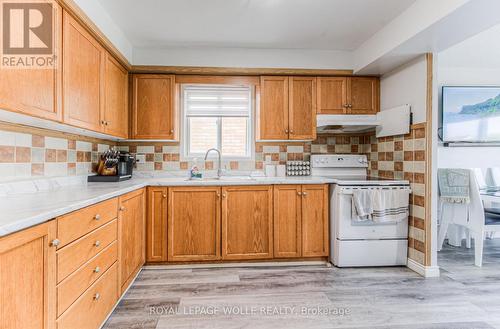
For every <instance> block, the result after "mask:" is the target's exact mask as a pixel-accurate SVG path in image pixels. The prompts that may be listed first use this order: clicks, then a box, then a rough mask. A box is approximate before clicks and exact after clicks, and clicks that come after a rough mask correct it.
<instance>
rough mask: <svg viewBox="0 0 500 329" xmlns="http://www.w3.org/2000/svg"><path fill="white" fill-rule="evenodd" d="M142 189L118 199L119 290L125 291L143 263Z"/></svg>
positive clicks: (143, 211)
mask: <svg viewBox="0 0 500 329" xmlns="http://www.w3.org/2000/svg"><path fill="white" fill-rule="evenodd" d="M144 199H145V198H144V189H141V190H137V191H134V192H130V193H128V194H125V195H123V196H121V197H120V198H119V199H118V204H119V206H118V207H119V208H118V210H119V213H118V221H119V225H118V244H119V255H118V258H119V262H120V263H119V264H120V272H119V278H120V280H119V281H120V288H121V292H123V291H125V290H126V289H127V287H128V286H129V285H130V283H131V282H132V280H133V279H134V276H135V274H136V273H137V272H138V271H139V270H140V268H141V266H142V265H143V264H144V261H145V229H146V228H145V227H146V223H145V218H146V216H145V209H144V201H145V200H144Z"/></svg>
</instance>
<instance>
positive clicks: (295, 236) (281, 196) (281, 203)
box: [274, 185, 302, 258]
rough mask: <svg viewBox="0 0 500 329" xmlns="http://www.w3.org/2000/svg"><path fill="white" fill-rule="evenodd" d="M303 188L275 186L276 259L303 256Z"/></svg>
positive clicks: (298, 186) (297, 186)
mask: <svg viewBox="0 0 500 329" xmlns="http://www.w3.org/2000/svg"><path fill="white" fill-rule="evenodd" d="M301 245H302V187H301V186H300V185H275V186H274V257H275V258H291V257H300V256H302V246H301Z"/></svg>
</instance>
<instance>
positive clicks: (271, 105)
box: [257, 76, 289, 140]
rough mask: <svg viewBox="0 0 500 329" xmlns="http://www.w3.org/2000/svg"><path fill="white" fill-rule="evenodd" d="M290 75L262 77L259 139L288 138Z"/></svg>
mask: <svg viewBox="0 0 500 329" xmlns="http://www.w3.org/2000/svg"><path fill="white" fill-rule="evenodd" d="M288 97H289V96H288V77H277V76H262V77H260V107H259V113H258V116H257V117H258V118H259V123H258V125H259V133H260V136H259V137H260V138H259V139H263V140H266V139H278V140H284V139H288V131H289V130H288V129H289V127H288Z"/></svg>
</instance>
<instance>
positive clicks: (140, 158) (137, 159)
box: [135, 154, 146, 163]
mask: <svg viewBox="0 0 500 329" xmlns="http://www.w3.org/2000/svg"><path fill="white" fill-rule="evenodd" d="M135 162H137V163H145V162H146V154H137V155H136V156H135Z"/></svg>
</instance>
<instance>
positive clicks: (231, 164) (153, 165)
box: [118, 135, 372, 171]
mask: <svg viewBox="0 0 500 329" xmlns="http://www.w3.org/2000/svg"><path fill="white" fill-rule="evenodd" d="M371 138H372V136H370V135H362V136H348V135H345V136H344V135H343V136H339V135H337V136H327V135H320V136H318V138H317V139H316V140H314V141H312V142H292V141H290V142H288V141H286V142H256V143H255V156H254V159H251V160H239V161H230V160H224V158H223V164H222V167H223V168H224V169H227V170H245V171H252V170H263V168H264V164H266V163H269V164H285V163H286V161H290V160H309V159H310V156H311V154H320V153H321V154H323V153H324V154H326V153H342V154H347V153H349V154H350V153H356V154H369V153H370V141H371ZM118 148H119V149H120V150H124V151H129V152H131V153H133V154H138V155H144V156H145V159H146V161H145V162H144V163H139V164H137V168H136V170H139V171H154V170H186V169H188V168H190V167H191V166H192V165H193V163H194V162H193V161H186V160H184V159H182V158H181V155H180V147H179V143H172V142H168V143H161V142H152V143H147V142H140V143H139V142H120V143H118ZM197 164H198V166H199V167H200V168H201V169H206V170H211V169H214V165H215V164H214V161H203V159H197Z"/></svg>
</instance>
